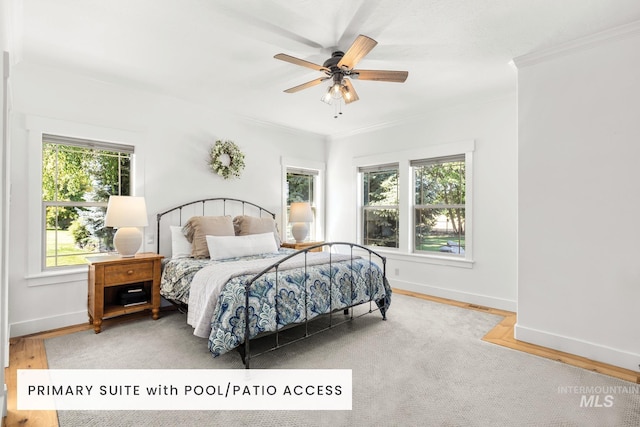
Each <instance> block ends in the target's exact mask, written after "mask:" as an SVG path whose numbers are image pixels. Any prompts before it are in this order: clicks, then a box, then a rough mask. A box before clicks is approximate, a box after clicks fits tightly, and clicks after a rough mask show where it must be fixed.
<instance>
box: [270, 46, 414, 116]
mask: <svg viewBox="0 0 640 427" xmlns="http://www.w3.org/2000/svg"><path fill="white" fill-rule="evenodd" d="M377 44H378V42H377V41H375V40H374V39H372V38H370V37H367V36H364V35H362V34H361V35H359V36H358V37H357V38H356V39H355V41H354V42H353V43H352V44H351V47H349V49H348V50H347V52H346V53H345V52H342V51H340V50H337V51H335V52H333V53H332V54H331V58H329V59H327V60H326V61H324V63H323V64H322V65H318V64H314V63H313V62H309V61H305V60H304V59H299V58H295V57H293V56H290V55H287V54H284V53H279V54H277V55H275V56H274V58H276V59H279V60H281V61H285V62H290V63H292V64H295V65H300V66H302V67H307V68H311V69H312V70H316V71H321V72H323V73H324V74H325V75H324V76H322V77H319V78H317V79H315V80H311V81H310V82H307V83H303V84H301V85H298V86H294V87H292V88H289V89H286V90H285V92H286V93H295V92H298V91H301V90H303V89H307V88H310V87H313V86H317V85H319V84H320V83H322V82H324V81H325V80H329V79H331V80H332V84H331V86H330V87H329V90H328V91H327V93H326V95H325V96H324V97H323V99H322V100H323V101H324V102H326V103H328V104H331V103H332V102H333V101H336V100H337V101H344V103H345V104H350V103H352V102H355V101H357V100H358V99H360V98H359V97H358V94H357V93H356V91H355V89H354V88H353V85H352V84H351V81H350V79H354V80H375V81H380V82H396V83H404V81H405V80H406V79H407V76H408V75H409V72H407V71H388V70H360V69H356V68H354V67H355V66H356V65H357V64H358V62H360V60H361V59H362V58H364V57H365V56H366V55H367V54H368V53H369V52H370V51H371V49H373V48H374V47H375V46H376V45H377Z"/></svg>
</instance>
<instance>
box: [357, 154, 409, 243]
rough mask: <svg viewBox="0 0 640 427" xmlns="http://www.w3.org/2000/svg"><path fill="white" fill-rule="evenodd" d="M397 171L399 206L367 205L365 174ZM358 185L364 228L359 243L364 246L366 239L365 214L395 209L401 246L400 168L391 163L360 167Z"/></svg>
mask: <svg viewBox="0 0 640 427" xmlns="http://www.w3.org/2000/svg"><path fill="white" fill-rule="evenodd" d="M392 170H395V171H396V172H397V174H398V204H397V205H365V204H364V196H365V191H364V174H365V173H368V172H374V171H392ZM358 185H359V186H360V190H361V193H360V197H361V198H360V209H359V216H360V226H361V227H362V228H361V229H360V240H359V242H358V243H360V244H362V245H364V238H365V233H364V218H365V212H366V211H367V210H377V209H380V210H383V209H389V210H391V209H395V210H397V211H398V230H397V231H396V232H397V234H398V247H399V245H400V199H401V196H400V168H399V166H398V164H397V163H389V164H384V165H375V166H360V167H359V168H358ZM367 246H369V245H367ZM371 247H372V248H373V247H375V248H385V249H391V250H393V249H398V247H392V246H371Z"/></svg>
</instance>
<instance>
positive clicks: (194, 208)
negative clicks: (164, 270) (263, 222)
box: [156, 197, 276, 254]
mask: <svg viewBox="0 0 640 427" xmlns="http://www.w3.org/2000/svg"><path fill="white" fill-rule="evenodd" d="M196 215H232V216H235V215H253V216H258V217H263V216H271V217H272V218H273V219H275V218H276V214H274V213H273V212H271V211H269V210H267V209H265V208H263V207H262V206H258V205H256V204H255V203H252V202H248V201H246V200H240V199H232V198H228V197H214V198H209V199H201V200H195V201H192V202H188V203H184V204H182V205H180V206H176V207H173V208H171V209H169V210H166V211H164V212H161V213H159V214H158V215H157V216H156V223H157V235H156V239H157V241H156V252H157V253H159V254H160V253H162V252H161V244H162V242H163V238H162V234H161V233H160V231H161V226H162V225H163V224H164V225H166V227H169V226H170V225H183V224H184V222H186V221H187V220H188V219H189V218H191V217H192V216H196ZM165 223H166V224H165ZM167 229H168V228H167ZM170 241H171V233H169V245H170ZM169 247H170V246H169Z"/></svg>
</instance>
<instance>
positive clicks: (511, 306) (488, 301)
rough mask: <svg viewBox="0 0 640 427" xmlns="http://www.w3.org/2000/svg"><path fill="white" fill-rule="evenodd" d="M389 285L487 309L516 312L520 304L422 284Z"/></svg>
mask: <svg viewBox="0 0 640 427" xmlns="http://www.w3.org/2000/svg"><path fill="white" fill-rule="evenodd" d="M387 278H388V279H389V284H390V285H391V287H392V288H397V289H404V290H406V291H411V292H417V293H420V294H425V295H433V296H436V297H440V298H446V299H450V300H454V301H460V302H466V303H470V304H477V305H481V306H486V307H492V308H497V309H500V310H506V311H512V312H515V311H516V309H517V307H518V303H517V302H516V301H512V300H507V299H503V298H495V297H490V296H487V295H480V294H473V293H469V292H462V291H457V290H453V289H445V288H439V287H436V286H429V285H424V284H421V283H413V282H406V281H402V280H397V279H393V278H389V277H387Z"/></svg>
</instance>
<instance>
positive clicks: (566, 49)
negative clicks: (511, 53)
mask: <svg viewBox="0 0 640 427" xmlns="http://www.w3.org/2000/svg"><path fill="white" fill-rule="evenodd" d="M638 34H640V21H635V22H632V23H630V24H626V25H621V26H619V27H614V28H610V29H608V30H604V31H600V32H597V33H594V34H591V35H588V36H585V37H581V38H579V39H575V40H571V41H569V42H566V43H561V44H559V45H556V46H553V47H550V48H548V49H542V50H539V51H536V52H531V53H528V54H525V55H522V56H518V57H516V58H514V59H513V60H512V62H513V64H514V65H515V67H516V68H518V69H520V68H524V67H529V66H531V65H535V64H539V63H541V62H545V61H548V60H550V59H554V58H559V57H562V56H566V55H570V54H573V53H576V52H581V51H584V50H587V49H591V48H593V47H596V46H599V45H601V44H604V43H608V42H610V41H613V40H619V39H624V38H627V37H631V36H635V35H638Z"/></svg>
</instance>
